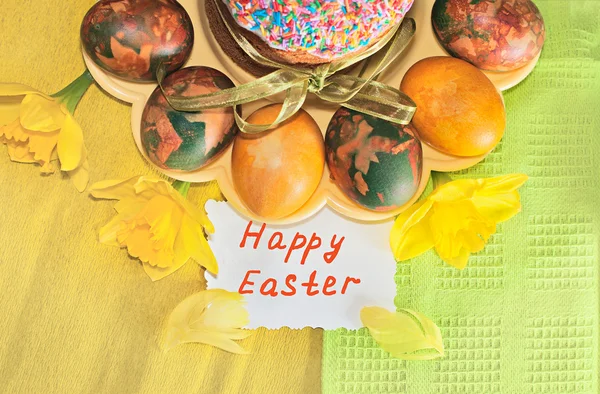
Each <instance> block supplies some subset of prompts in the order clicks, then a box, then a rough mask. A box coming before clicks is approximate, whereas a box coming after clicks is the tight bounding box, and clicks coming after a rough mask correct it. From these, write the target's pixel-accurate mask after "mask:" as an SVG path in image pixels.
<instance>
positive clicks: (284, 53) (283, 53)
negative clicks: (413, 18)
mask: <svg viewBox="0 0 600 394" xmlns="http://www.w3.org/2000/svg"><path fill="white" fill-rule="evenodd" d="M217 4H218V6H220V7H221V14H222V15H223V16H224V17H225V18H226V19H227V22H228V24H229V26H231V27H233V28H234V29H236V30H237V31H238V32H239V33H241V34H242V35H243V36H244V37H245V38H246V39H247V40H248V41H249V42H250V43H251V44H252V45H253V46H254V48H256V50H257V51H258V52H259V53H260V54H261V55H263V56H265V57H267V58H269V59H271V60H274V61H277V62H280V63H285V64H291V65H317V64H323V63H330V62H333V61H338V60H343V59H347V58H349V57H352V56H356V55H358V54H360V53H361V52H363V51H365V50H366V49H367V48H369V47H370V46H372V45H373V44H375V43H376V42H377V41H379V40H380V39H382V38H383V37H384V36H385V34H386V33H387V32H389V31H390V29H392V28H393V27H394V26H396V25H397V24H398V23H399V22H400V21H401V20H402V18H404V15H405V14H406V13H407V12H408V10H409V9H410V8H411V6H412V4H413V0H387V1H381V0H217V1H216V2H215V1H213V0H208V1H206V2H205V8H206V13H207V17H208V18H207V19H208V21H209V23H210V28H211V31H212V33H213V35H214V36H215V38H216V40H217V41H218V42H219V45H221V47H222V48H223V50H224V52H225V53H227V54H228V55H229V56H230V57H231V58H232V59H233V60H234V61H235V62H236V63H237V64H238V65H240V66H241V67H243V68H244V69H246V70H248V71H250V72H252V73H253V74H255V75H261V74H265V73H266V72H268V71H269V70H268V69H266V68H265V67H263V66H260V65H258V64H256V63H255V62H254V61H252V60H251V59H250V58H249V57H248V56H247V55H245V53H244V52H243V51H242V49H241V48H240V47H239V46H238V45H237V43H236V42H235V41H234V40H233V38H232V37H231V35H230V33H229V31H228V30H227V27H226V26H225V24H224V23H223V19H222V18H221V15H220V13H219V10H218V9H217V8H216V7H217Z"/></svg>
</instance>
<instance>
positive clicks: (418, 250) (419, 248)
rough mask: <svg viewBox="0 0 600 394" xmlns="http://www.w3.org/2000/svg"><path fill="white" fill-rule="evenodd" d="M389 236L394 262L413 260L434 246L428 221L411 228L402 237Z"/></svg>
mask: <svg viewBox="0 0 600 394" xmlns="http://www.w3.org/2000/svg"><path fill="white" fill-rule="evenodd" d="M393 232H394V230H392V234H391V238H390V239H391V245H392V251H393V253H394V257H395V258H396V261H406V260H410V259H412V258H415V257H417V256H419V255H421V254H423V253H425V252H426V251H428V250H429V249H431V248H432V247H433V246H434V242H433V236H432V234H431V229H430V228H429V221H428V220H423V221H421V222H419V223H417V224H415V225H414V226H412V227H411V228H410V229H409V230H408V231H407V232H406V233H404V234H403V235H402V236H398V235H396V234H394V233H393Z"/></svg>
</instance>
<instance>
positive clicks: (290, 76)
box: [157, 0, 416, 134]
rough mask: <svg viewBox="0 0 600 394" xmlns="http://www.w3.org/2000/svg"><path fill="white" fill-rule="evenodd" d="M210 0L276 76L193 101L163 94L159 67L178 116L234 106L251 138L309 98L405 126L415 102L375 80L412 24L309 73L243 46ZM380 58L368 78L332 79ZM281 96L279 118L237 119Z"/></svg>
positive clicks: (254, 57) (398, 51)
mask: <svg viewBox="0 0 600 394" xmlns="http://www.w3.org/2000/svg"><path fill="white" fill-rule="evenodd" d="M207 1H214V2H215V5H216V8H217V10H218V11H219V15H220V16H221V19H222V20H223V23H224V24H225V26H226V27H227V30H228V31H229V33H230V34H231V36H232V37H233V38H234V39H235V41H236V42H237V44H238V45H239V46H240V47H241V48H242V49H243V50H244V52H245V53H246V54H247V55H248V56H249V57H250V58H251V59H252V60H254V61H255V62H257V63H259V64H261V65H263V66H266V67H271V68H275V69H276V71H274V72H272V73H270V74H268V75H265V76H264V77H262V78H258V79H256V80H254V81H252V82H249V83H246V84H244V85H241V86H237V87H234V88H230V89H224V90H220V91H217V92H212V93H207V94H201V95H197V96H177V95H169V94H167V93H165V91H164V89H163V86H162V81H163V79H164V77H165V76H166V70H165V67H163V66H162V65H161V66H159V67H158V70H157V79H158V84H159V86H160V87H161V89H162V91H163V94H164V95H165V98H166V99H167V101H168V102H169V104H170V105H171V107H173V108H174V109H176V110H178V111H184V112H197V111H200V110H203V109H210V108H222V107H231V106H233V107H234V111H233V113H234V115H235V121H236V123H237V125H238V127H239V128H240V131H242V132H245V133H250V134H255V133H260V132H263V131H266V130H269V129H271V128H273V127H276V126H277V125H279V124H280V123H282V122H285V121H286V120H287V119H289V118H290V117H291V116H293V115H294V114H295V113H296V112H298V110H299V109H300V108H301V107H302V105H303V104H304V101H305V100H306V96H307V94H308V93H309V92H310V93H313V94H315V95H316V96H317V97H319V98H321V99H322V100H325V101H328V102H332V103H338V104H343V106H344V107H347V108H350V109H354V110H357V111H360V112H363V113H366V114H369V115H373V116H376V117H379V118H382V119H385V120H387V121H390V122H394V123H399V124H403V125H406V124H408V123H410V121H411V119H412V116H413V114H414V113H415V110H416V105H415V103H414V102H413V101H412V100H411V99H410V97H408V96H407V95H405V94H404V93H402V92H401V91H399V90H398V89H395V88H393V87H391V86H388V85H385V84H382V83H380V82H377V81H375V80H374V79H375V78H376V77H377V76H378V75H379V74H380V73H381V72H382V71H383V70H385V69H386V68H387V67H388V66H389V65H390V64H391V63H392V62H393V61H394V60H395V59H396V58H397V57H398V56H399V55H400V54H401V53H402V52H403V51H404V49H406V47H407V46H408V44H409V43H410V41H411V39H412V37H413V36H414V34H415V31H416V25H415V21H414V20H413V19H411V18H406V19H404V20H403V21H402V23H401V24H398V25H396V26H394V27H393V28H392V29H391V30H390V31H389V32H388V33H386V35H385V36H384V37H383V38H382V39H381V40H379V41H378V42H376V43H375V44H373V45H372V46H371V47H369V48H368V49H366V50H365V51H363V52H362V53H360V54H359V55H357V56H353V57H351V58H349V59H347V60H341V61H337V62H332V63H325V64H321V65H319V66H317V67H314V68H307V67H300V66H291V65H287V64H282V63H279V62H276V61H273V60H271V59H268V58H266V57H264V56H263V55H261V54H260V53H259V52H258V51H257V50H256V49H255V48H254V47H253V46H252V44H250V43H249V42H248V40H247V39H246V37H244V36H243V35H242V34H240V33H239V32H238V31H237V30H236V29H234V28H233V27H232V26H231V25H230V22H229V21H228V20H227V18H225V16H224V15H223V12H224V11H223V10H222V5H220V4H219V1H218V0H207ZM387 44H390V45H389V47H388V48H387V49H386V50H385V53H384V55H383V57H382V59H381V60H380V61H379V64H378V65H377V67H375V69H374V70H373V71H371V72H370V74H369V76H368V77H367V78H359V77H355V76H351V75H342V74H336V73H337V72H338V71H340V70H343V69H345V68H348V67H350V66H352V65H354V64H356V63H358V62H360V61H362V60H364V59H366V58H367V57H369V56H371V55H373V54H375V53H376V52H378V51H380V50H381V49H382V48H384V47H385V46H386V45H387ZM281 92H285V99H284V101H283V104H282V107H281V110H280V112H279V115H278V116H277V118H276V119H275V121H273V122H272V123H270V124H260V125H258V124H251V123H248V122H246V121H245V120H244V119H242V117H241V116H240V115H239V114H238V111H237V106H238V105H240V104H245V103H249V102H252V101H256V100H260V99H263V98H266V97H269V96H273V95H276V94H278V93H281Z"/></svg>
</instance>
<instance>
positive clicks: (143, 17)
mask: <svg viewBox="0 0 600 394" xmlns="http://www.w3.org/2000/svg"><path fill="white" fill-rule="evenodd" d="M80 35H81V42H82V44H83V48H84V50H85V52H86V53H87V54H88V56H89V57H90V59H92V61H93V62H94V63H96V64H97V65H98V66H99V67H101V68H102V69H104V70H105V71H107V72H109V73H111V74H113V75H116V76H118V77H120V78H124V79H127V80H130V81H137V82H140V81H152V80H154V79H155V76H156V70H157V68H158V65H159V64H161V63H162V64H163V65H164V66H165V67H166V71H167V73H170V72H173V71H175V70H177V69H178V68H179V67H181V66H182V65H183V64H184V63H185V61H186V60H187V59H188V57H189V56H190V53H191V51H192V45H193V43H194V28H193V26H192V20H191V19H190V16H189V15H188V13H187V12H186V11H185V9H184V8H183V7H182V6H181V4H179V3H178V2H177V1H175V0H102V1H99V2H97V3H96V4H94V6H93V7H92V8H90V10H89V11H88V13H87V14H86V15H85V17H84V18H83V21H82V23H81V30H80Z"/></svg>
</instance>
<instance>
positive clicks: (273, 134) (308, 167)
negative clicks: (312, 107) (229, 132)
mask: <svg viewBox="0 0 600 394" xmlns="http://www.w3.org/2000/svg"><path fill="white" fill-rule="evenodd" d="M280 108H281V105H280V104H273V105H269V106H266V107H263V108H261V109H259V110H257V111H256V112H254V113H253V114H252V115H250V117H249V118H248V122H250V123H253V124H266V123H271V122H273V121H274V120H275V119H276V117H277V114H278V113H279V110H280ZM324 166H325V147H324V143H323V135H322V134H321V130H320V129H319V126H318V125H317V123H316V122H315V120H314V119H313V118H312V117H311V116H310V115H309V114H308V113H307V112H306V111H304V110H302V109H301V110H300V111H298V113H297V114H296V115H294V116H293V117H292V118H291V119H289V120H287V121H286V122H285V123H283V124H281V125H279V126H278V127H277V128H275V129H273V130H269V131H266V132H264V133H260V134H253V135H252V134H244V133H240V134H238V136H237V137H236V139H235V140H234V143H233V152H232V157H231V172H232V176H233V183H234V186H235V188H236V190H237V192H238V194H239V196H240V198H241V199H242V201H243V202H244V203H245V204H246V206H247V207H248V209H249V210H250V211H252V212H254V213H255V214H256V215H258V216H261V217H263V218H265V219H278V218H282V217H285V216H288V215H290V214H292V213H294V212H295V211H297V210H298V209H299V208H300V207H302V206H303V205H304V204H305V203H306V202H307V201H308V200H309V199H310V197H311V196H312V194H313V193H314V192H315V190H316V189H317V186H318V185H319V182H320V181H321V177H322V175H323V169H324Z"/></svg>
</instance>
